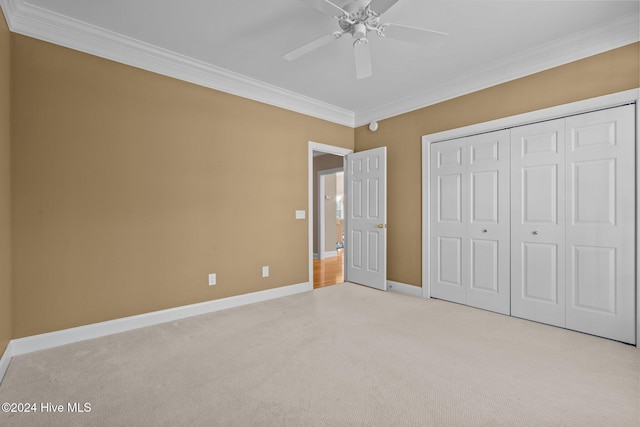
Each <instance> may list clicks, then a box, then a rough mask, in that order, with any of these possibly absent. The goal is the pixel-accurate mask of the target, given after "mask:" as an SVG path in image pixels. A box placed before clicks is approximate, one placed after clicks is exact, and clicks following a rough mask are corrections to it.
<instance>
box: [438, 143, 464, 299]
mask: <svg viewBox="0 0 640 427" xmlns="http://www.w3.org/2000/svg"><path fill="white" fill-rule="evenodd" d="M430 149H431V164H430V170H431V171H430V184H429V185H430V186H431V236H430V239H431V248H432V249H433V250H432V251H431V260H430V261H429V266H430V272H429V278H430V282H431V296H432V297H434V298H441V299H445V300H448V301H453V302H457V303H462V304H466V302H467V296H466V294H467V292H466V289H465V286H466V282H465V280H466V279H465V277H466V276H467V272H466V271H465V268H466V263H464V262H463V259H465V258H466V257H467V256H468V255H467V254H466V253H465V252H466V248H465V245H464V244H463V240H464V239H465V236H466V233H467V224H466V223H467V221H468V220H467V217H466V215H467V213H466V212H467V205H468V203H467V201H466V199H467V198H468V194H467V192H468V189H467V188H466V186H465V185H464V181H465V173H466V172H465V163H466V158H467V155H468V154H467V153H468V150H467V148H466V147H465V141H464V138H461V139H456V140H451V141H444V142H440V143H437V144H432V145H431V147H430Z"/></svg>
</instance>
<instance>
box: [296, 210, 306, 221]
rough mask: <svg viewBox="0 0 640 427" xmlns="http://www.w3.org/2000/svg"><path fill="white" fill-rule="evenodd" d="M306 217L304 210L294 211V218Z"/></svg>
mask: <svg viewBox="0 0 640 427" xmlns="http://www.w3.org/2000/svg"><path fill="white" fill-rule="evenodd" d="M306 217H307V212H306V211H296V219H305V218H306Z"/></svg>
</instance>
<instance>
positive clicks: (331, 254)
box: [324, 250, 338, 258]
mask: <svg viewBox="0 0 640 427" xmlns="http://www.w3.org/2000/svg"><path fill="white" fill-rule="evenodd" d="M334 256H338V251H337V250H336V251H326V252H325V253H324V257H325V258H327V257H334Z"/></svg>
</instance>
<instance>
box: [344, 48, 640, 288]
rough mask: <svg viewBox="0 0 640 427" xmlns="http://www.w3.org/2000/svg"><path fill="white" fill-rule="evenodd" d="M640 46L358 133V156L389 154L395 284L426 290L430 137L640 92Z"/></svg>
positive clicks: (390, 244) (390, 256)
mask: <svg viewBox="0 0 640 427" xmlns="http://www.w3.org/2000/svg"><path fill="white" fill-rule="evenodd" d="M639 51H640V43H635V44H632V45H629V46H626V47H622V48H619V49H615V50H612V51H609V52H605V53H602V54H599V55H595V56H593V57H589V58H585V59H583V60H580V61H576V62H573V63H570V64H567V65H563V66H560V67H557V68H553V69H550V70H547V71H544V72H541V73H537V74H533V75H531V76H528V77H524V78H521V79H517V80H514V81H511V82H508V83H504V84H501V85H498V86H495V87H491V88H488V89H485V90H482V91H479V92H475V93H472V94H469V95H465V96H462V97H459V98H455V99H452V100H450V101H446V102H442V103H439V104H436V105H433V106H430V107H426V108H423V109H420V110H416V111H414V112H411V113H407V114H403V115H400V116H397V117H393V118H390V119H387V120H383V121H381V122H380V123H379V125H380V126H379V129H378V131H377V132H375V133H372V132H370V131H369V130H368V128H367V127H366V126H362V127H359V128H358V129H356V132H355V144H356V151H362V150H366V149H370V148H375V147H380V146H385V145H386V146H387V147H388V226H389V230H388V236H389V237H388V263H387V264H388V278H389V280H394V281H398V282H401V283H407V284H411V285H416V286H420V284H421V281H422V279H421V230H422V228H421V215H422V212H421V200H422V195H421V138H422V136H423V135H426V134H430V133H435V132H440V131H444V130H448V129H455V128H458V127H462V126H467V125H471V124H475V123H482V122H485V121H489V120H494V119H498V118H501V117H508V116H512V115H516V114H520V113H525V112H528V111H535V110H539V109H542V108H546V107H551V106H555V105H561V104H566V103H569V102H574V101H578V100H582V99H588V98H593V97H596V96H601V95H605V94H609V93H615V92H619V91H623V90H628V89H634V88H638V87H640V81H639V80H640V55H639Z"/></svg>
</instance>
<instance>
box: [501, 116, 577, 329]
mask: <svg viewBox="0 0 640 427" xmlns="http://www.w3.org/2000/svg"><path fill="white" fill-rule="evenodd" d="M564 149H565V132H564V120H563V119H560V120H552V121H548V122H543V123H536V124H532V125H527V126H520V127H516V128H513V129H512V130H511V176H512V180H511V314H512V315H513V316H517V317H522V318H525V319H529V320H535V321H537V322H542V323H547V324H551V325H555V326H561V327H564V326H565V260H564V258H565V214H566V213H565V207H564V206H565V205H564V199H565V177H564V174H565V167H564Z"/></svg>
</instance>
